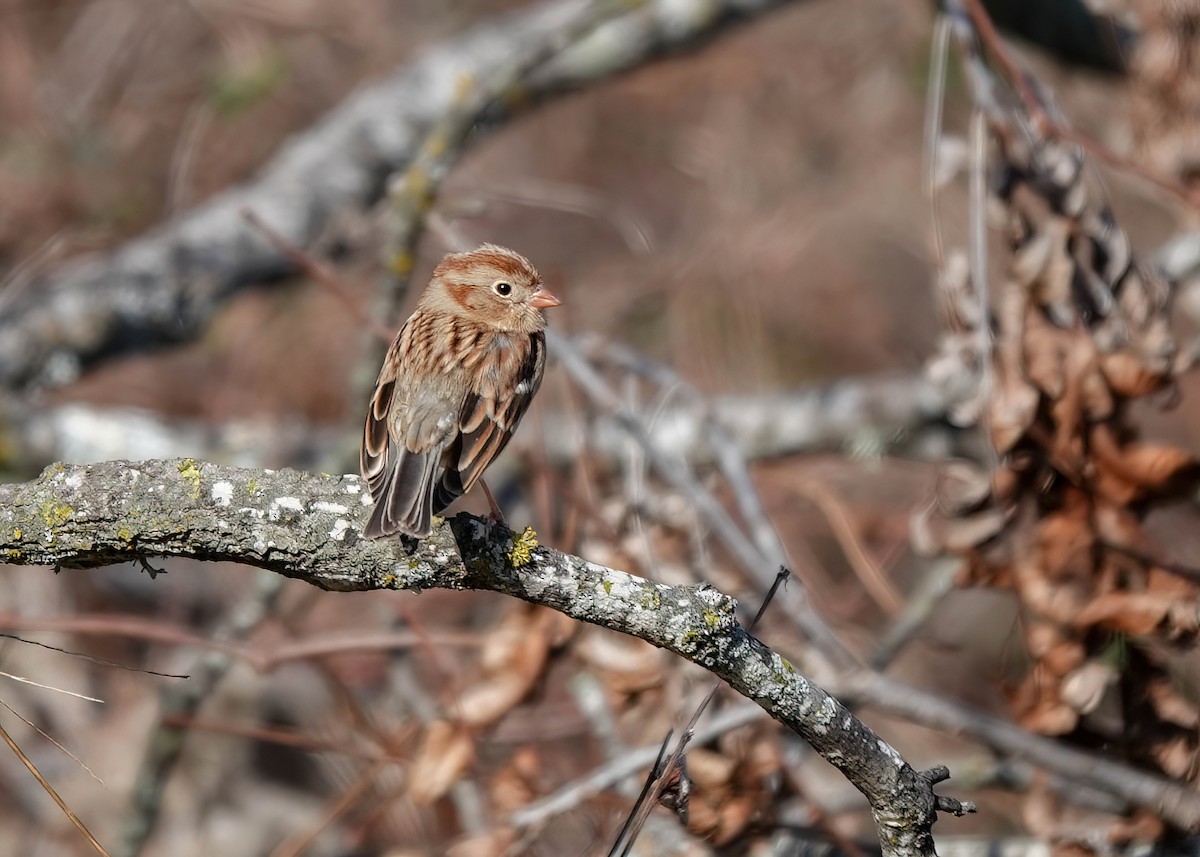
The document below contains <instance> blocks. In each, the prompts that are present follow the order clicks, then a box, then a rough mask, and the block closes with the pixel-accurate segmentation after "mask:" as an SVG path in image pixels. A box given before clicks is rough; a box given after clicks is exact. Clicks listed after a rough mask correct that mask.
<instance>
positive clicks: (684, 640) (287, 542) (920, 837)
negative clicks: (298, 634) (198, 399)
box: [0, 459, 939, 855]
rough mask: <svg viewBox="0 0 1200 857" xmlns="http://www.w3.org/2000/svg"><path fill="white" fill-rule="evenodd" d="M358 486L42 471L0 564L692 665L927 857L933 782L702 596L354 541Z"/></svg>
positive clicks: (182, 465) (478, 550)
mask: <svg viewBox="0 0 1200 857" xmlns="http://www.w3.org/2000/svg"><path fill="white" fill-rule="evenodd" d="M367 505H368V503H367V500H366V495H364V493H363V488H362V485H361V483H360V481H359V479H358V477H356V476H318V475H314V474H307V473H300V472H297V471H292V470H281V471H255V470H245V469H238V468H231V467H221V466H218V465H214V464H207V463H203V462H196V461H193V460H191V459H179V460H169V461H145V462H137V463H129V462H107V463H103V464H96V465H89V466H63V465H54V466H52V467H50V468H47V469H46V471H45V472H43V474H42V475H41V477H40V478H39V479H37V480H35V481H33V482H29V483H25V484H21V485H6V486H0V557H3V558H4V559H5V560H7V561H9V562H13V563H20V564H45V565H54V566H56V567H60V568H90V567H96V566H101V565H106V564H109V563H113V562H122V561H130V560H137V559H139V558H142V557H146V556H180V557H191V558H195V559H205V560H225V561H233V562H240V563H244V564H247V565H254V566H258V567H261V568H265V569H269V570H271V571H274V572H277V573H279V574H283V575H286V576H288V577H293V578H297V579H300V580H305V581H308V582H309V583H312V584H314V585H316V586H319V587H321V588H324V589H331V590H341V591H349V590H367V589H408V590H413V591H418V592H419V591H420V590H422V589H430V588H445V589H487V590H492V591H495V592H503V593H505V594H508V595H513V596H515V597H517V598H522V599H524V600H526V601H530V602H534V603H538V604H544V605H547V606H550V607H553V608H554V609H556V610H560V611H561V612H563V613H565V614H566V615H568V616H571V617H573V618H576V619H580V620H583V621H585V622H591V623H593V624H598V625H602V626H604V627H607V628H611V629H613V630H616V631H620V632H622V633H625V634H630V635H632V636H636V637H639V638H641V639H643V640H646V641H648V642H650V643H653V644H654V645H656V646H659V647H661V648H664V649H668V650H669V651H672V652H675V653H676V654H679V655H681V656H683V657H685V658H688V659H689V660H692V661H695V662H696V663H698V664H701V665H702V666H704V667H705V668H706V669H709V670H711V671H712V672H713V673H714V674H716V675H718V676H720V677H721V678H723V679H724V680H725V681H727V682H729V684H730V686H731V687H733V689H734V690H736V691H737V692H738V693H740V694H742V695H743V696H746V697H747V698H748V699H752V700H754V701H755V702H756V703H758V704H759V705H760V706H762V707H763V709H765V710H766V711H767V712H768V713H769V714H771V716H773V717H774V718H776V719H777V720H779V721H780V722H782V723H784V724H785V725H786V726H788V727H789V728H791V729H793V730H795V731H796V732H797V733H799V734H800V735H802V736H803V737H804V738H805V739H806V740H807V741H808V742H809V743H810V744H811V745H812V746H813V748H814V749H816V750H817V752H819V753H820V754H821V755H822V756H823V757H824V758H826V759H827V760H829V761H830V762H831V763H832V764H833V765H835V766H836V767H837V768H838V769H839V770H841V771H842V773H843V774H845V776H846V777H847V778H848V779H849V780H850V781H851V782H852V783H853V784H854V785H855V787H857V788H858V789H859V791H861V792H862V793H863V794H864V795H865V796H866V798H867V800H868V802H869V803H870V805H871V808H872V812H873V814H874V817H875V820H876V825H877V828H878V831H879V834H880V837H881V840H882V842H883V844H884V853H885V854H888V855H917V854H933V853H934V850H933V840H932V835H931V826H932V824H933V822H934V821H935V820H936V817H937V810H938V807H939V803H938V799H937V797H936V796H935V795H934V793H933V789H932V785H933V783H934V782H936V780H937V778H936V777H930V776H927V775H925V774H922V773H920V772H918V771H916V770H914V769H913V768H912V767H910V766H909V765H908V764H907V763H905V762H904V760H903V759H902V758H901V757H900V756H899V754H898V753H896V751H895V750H893V749H892V748H891V747H890V746H888V745H887V744H886V743H885V742H883V741H882V740H881V739H880V738H879V737H878V736H876V735H875V734H874V733H873V732H872V731H871V730H870V729H869V728H867V727H866V726H865V725H864V724H862V723H861V722H860V721H859V720H858V719H857V718H855V717H854V716H853V715H852V714H851V713H850V712H849V711H847V710H846V709H845V708H844V707H843V706H842V705H841V704H840V703H839V702H838V701H837V700H835V699H834V698H833V697H831V696H829V695H828V694H827V693H826V692H825V691H823V690H822V689H821V688H819V687H817V686H815V685H814V684H812V683H811V682H809V681H808V680H807V679H806V678H805V677H804V676H802V675H801V674H800V673H799V672H797V671H796V669H795V668H794V667H793V666H792V665H791V664H790V663H789V662H788V661H787V660H786V659H785V658H783V657H781V656H780V655H778V654H777V653H775V652H773V651H772V650H771V649H770V648H768V647H767V646H765V645H764V644H763V643H761V642H759V641H758V640H756V639H755V638H754V637H752V636H750V634H748V633H747V632H746V630H745V629H744V628H742V626H741V625H740V624H739V623H738V620H737V617H736V615H735V608H736V606H737V605H736V602H735V601H734V600H733V599H731V598H729V597H728V596H726V595H723V594H721V593H720V592H718V591H716V590H715V589H713V588H711V587H709V586H707V585H701V586H695V587H678V586H666V585H663V584H659V583H654V582H652V581H649V580H644V579H642V578H639V577H635V576H634V575H631V574H627V573H625V572H622V571H617V570H615V569H610V568H604V567H602V566H598V565H595V564H593V563H589V562H587V561H586V560H583V559H581V558H579V557H575V556H571V555H568V554H563V553H560V552H558V551H555V550H551V549H549V548H545V547H541V546H539V545H538V544H537V541H536V538H535V537H534V535H533V533H532V531H526V533H525V534H523V535H518V536H514V535H513V534H511V533H509V532H508V531H507V530H505V529H503V528H498V527H492V526H489V525H488V524H487V523H486V522H484V521H482V520H480V519H478V518H474V517H471V516H469V515H458V516H457V517H455V518H452V519H448V520H446V521H444V522H441V523H440V524H439V525H438V526H437V527H436V528H435V529H434V532H433V534H432V535H431V536H430V537H429V538H428V539H426V540H424V541H422V542H413V541H410V540H383V541H365V540H363V539H362V538H360V536H359V533H360V532H361V525H362V523H363V521H364V520H365V517H366V507H367Z"/></svg>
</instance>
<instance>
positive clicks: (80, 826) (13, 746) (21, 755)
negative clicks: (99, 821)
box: [0, 725, 110, 857]
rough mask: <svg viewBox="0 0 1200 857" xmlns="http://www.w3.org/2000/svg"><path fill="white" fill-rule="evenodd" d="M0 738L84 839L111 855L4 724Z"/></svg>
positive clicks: (0, 726)
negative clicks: (60, 795) (47, 779)
mask: <svg viewBox="0 0 1200 857" xmlns="http://www.w3.org/2000/svg"><path fill="white" fill-rule="evenodd" d="M0 738H3V739H4V743H5V744H7V745H8V746H9V749H10V750H12V751H13V753H15V754H16V756H17V758H18V759H20V760H21V764H23V765H24V766H25V767H26V768H28V769H29V773H31V774H33V778H34V779H35V780H37V781H38V783H39V784H40V785H41V787H42V788H43V789H45V790H46V794H48V795H50V797H51V798H52V799H53V800H54V802H55V803H56V804H58V808H59V809H61V810H62V811H63V814H64V815H65V816H66V817H67V818H68V819H70V821H71V824H73V825H75V829H76V830H78V831H79V832H80V833H81V834H83V837H84V839H86V840H87V841H88V842H89V843H90V844H91V846H92V847H93V848H95V849H96V853H97V854H101V855H103V857H110V855H109V853H108V852H107V851H105V850H104V846H103V845H101V844H100V842H99V841H98V840H97V839H96V837H95V836H92V832H91V831H90V830H88V829H87V825H86V824H84V823H83V820H82V819H80V817H79V816H77V815H76V814H75V812H74V811H73V810H72V809H71V807H69V806H67V802H66V801H64V800H63V799H62V798H61V797H59V795H58V792H56V791H55V790H54V786H52V785H50V783H48V782H47V781H46V778H45V777H43V776H42V772H41V771H39V770H38V769H37V766H36V765H34V764H33V762H32V761H31V760H30V758H29V757H28V756H26V755H25V752H24V751H23V750H22V749H21V748H20V746H18V745H17V742H16V741H14V740H13V739H12V736H11V735H9V734H8V731H7V730H6V729H5V728H4V726H2V725H0Z"/></svg>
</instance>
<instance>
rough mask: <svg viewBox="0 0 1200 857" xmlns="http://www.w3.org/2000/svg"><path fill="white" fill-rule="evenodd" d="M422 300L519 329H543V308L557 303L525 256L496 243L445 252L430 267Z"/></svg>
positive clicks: (484, 321) (504, 327)
mask: <svg viewBox="0 0 1200 857" xmlns="http://www.w3.org/2000/svg"><path fill="white" fill-rule="evenodd" d="M423 302H424V303H426V304H427V305H429V306H432V307H435V308H437V309H439V310H442V311H444V312H449V313H452V314H454V315H458V316H462V317H464V318H468V319H471V320H472V321H478V322H479V323H481V324H485V325H488V326H490V327H495V328H498V329H500V330H506V331H514V332H521V333H534V332H536V331H539V330H542V329H543V328H544V327H545V326H546V318H545V316H544V315H543V313H542V311H543V310H544V309H546V308H548V307H552V306H558V305H559V303H561V301H559V299H558V298H556V297H555V296H554V295H552V294H551V293H550V292H549V290H547V289H546V287H545V286H543V285H542V278H541V277H540V276H538V272H537V270H536V269H535V268H534V267H533V265H532V264H531V263H530V261H529V260H528V259H526V258H525V257H524V256H522V255H521V254H520V253H515V252H513V251H512V250H509V249H507V248H505V247H498V246H496V245H495V244H483V245H481V246H480V247H478V248H476V249H475V250H472V251H471V252H469V253H451V254H449V255H448V256H446V258H444V259H443V260H442V261H441V264H439V265H438V266H437V268H435V269H434V271H433V278H432V279H431V280H430V283H429V289H428V291H427V292H426V295H425V298H424V300H423Z"/></svg>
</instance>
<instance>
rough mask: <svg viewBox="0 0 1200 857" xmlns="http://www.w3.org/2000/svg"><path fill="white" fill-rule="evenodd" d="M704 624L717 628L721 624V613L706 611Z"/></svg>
mask: <svg viewBox="0 0 1200 857" xmlns="http://www.w3.org/2000/svg"><path fill="white" fill-rule="evenodd" d="M704 624H705V625H707V626H708V627H710V628H715V627H717V626H718V625H720V624H721V615H720V614H719V613H714V612H713V611H711V610H705V611H704Z"/></svg>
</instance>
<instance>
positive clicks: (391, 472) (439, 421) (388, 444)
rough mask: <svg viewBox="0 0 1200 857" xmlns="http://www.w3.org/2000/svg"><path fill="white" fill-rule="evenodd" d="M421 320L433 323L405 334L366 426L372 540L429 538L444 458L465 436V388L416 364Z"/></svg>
mask: <svg viewBox="0 0 1200 857" xmlns="http://www.w3.org/2000/svg"><path fill="white" fill-rule="evenodd" d="M414 320H416V325H415V326H417V327H421V326H422V325H423V324H424V323H426V322H427V321H428V319H427V318H426V319H420V318H419V317H418V316H414V317H413V319H410V320H409V323H408V324H406V325H405V328H404V329H402V330H401V332H400V334H399V335H398V336H397V338H396V341H395V342H394V343H393V345H392V348H391V350H390V351H389V353H388V357H387V359H386V360H385V361H384V368H383V370H382V371H381V372H380V376H379V381H378V383H377V384H376V388H375V395H374V396H373V397H372V398H371V407H370V408H369V409H368V410H367V418H366V423H365V425H364V427H363V440H362V446H361V448H360V452H359V468H360V470H361V472H362V475H363V478H364V479H365V480H366V481H367V485H368V486H369V488H370V490H371V497H372V498H373V499H374V500H375V508H374V509H373V510H372V512H371V517H370V519H369V520H368V521H367V525H366V527H364V528H363V535H364V536H366V537H367V538H378V537H380V536H387V535H391V534H393V533H396V532H402V533H405V534H407V535H410V536H416V537H421V536H426V535H428V534H429V529H430V518H431V517H432V516H433V514H434V513H435V509H434V491H435V488H436V487H437V485H438V480H439V478H440V476H441V475H442V461H443V458H444V453H445V451H446V448H447V446H449V445H450V444H451V443H452V442H453V440H454V438H455V436H456V434H457V430H458V424H457V420H456V419H455V415H456V414H457V413H458V412H459V411H460V410H461V407H462V397H463V394H462V392H461V388H459V390H460V391H459V392H456V391H455V389H456V385H455V384H453V383H451V382H450V379H449V378H448V377H447V376H446V375H444V374H435V375H432V376H431V375H430V374H429V373H427V372H421V371H417V369H416V367H414V366H412V365H410V364H411V361H412V359H413V356H414V355H413V353H412V351H413V348H412V342H411V335H412V333H413V332H412V331H411V330H408V328H409V327H410V326H412V325H413V322H414ZM406 332H407V334H406Z"/></svg>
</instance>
